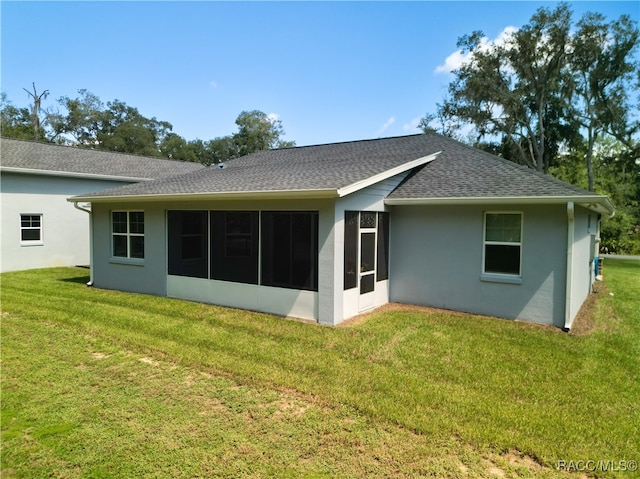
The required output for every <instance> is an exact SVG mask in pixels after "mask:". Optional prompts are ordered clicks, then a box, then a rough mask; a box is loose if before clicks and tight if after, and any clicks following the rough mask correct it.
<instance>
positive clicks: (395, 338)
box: [2, 261, 640, 466]
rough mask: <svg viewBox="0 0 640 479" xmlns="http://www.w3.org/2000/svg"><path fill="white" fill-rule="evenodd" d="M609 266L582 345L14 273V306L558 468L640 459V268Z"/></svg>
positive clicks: (444, 318)
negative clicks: (563, 462) (256, 309)
mask: <svg viewBox="0 0 640 479" xmlns="http://www.w3.org/2000/svg"><path fill="white" fill-rule="evenodd" d="M638 265H639V264H638V263H634V262H613V261H608V262H607V265H606V270H605V274H606V277H607V285H608V286H609V288H610V290H611V291H612V292H614V293H615V295H614V296H608V295H607V294H604V293H603V294H602V295H601V297H600V298H599V302H598V304H597V305H596V308H595V309H596V310H595V312H594V318H593V322H594V327H593V330H592V331H591V332H590V333H589V334H586V335H583V336H574V335H567V334H563V333H560V332H559V331H557V330H554V329H551V328H542V327H537V326H532V325H528V324H523V323H518V322H511V321H503V320H495V319H489V318H480V317H474V316H469V315H458V314H449V313H446V312H441V311H430V310H412V309H408V308H402V309H399V310H394V309H393V308H387V309H383V310H380V311H378V312H375V313H373V314H371V315H369V316H367V317H366V318H365V319H363V320H360V321H356V322H354V323H352V324H350V325H347V326H344V327H339V328H325V327H320V326H314V325H309V324H303V323H299V322H294V321H285V320H283V319H281V318H274V317H271V316H269V315H264V314H258V313H249V312H245V311H238V310H233V309H228V308H219V307H215V306H208V305H201V304H195V303H189V302H186V301H179V300H172V299H167V298H155V297H150V296H144V295H132V294H126V293H118V292H113V291H101V290H98V289H92V288H86V287H85V286H83V285H82V281H84V279H85V278H84V276H85V275H86V271H83V270H74V269H59V270H43V271H37V272H23V273H15V274H7V275H3V278H2V279H3V283H2V288H3V310H5V311H7V312H9V313H10V314H17V313H15V312H18V311H19V312H20V315H24V317H28V318H31V319H32V320H33V321H41V320H43V319H46V320H49V321H53V322H55V323H56V324H58V325H59V326H60V327H65V328H73V329H75V330H77V331H82V332H83V333H84V334H86V335H90V336H94V337H99V338H101V339H102V340H104V341H109V342H111V343H113V344H118V345H120V347H122V348H126V349H128V350H131V351H134V352H137V353H140V354H143V353H144V354H151V355H154V354H155V355H159V356H160V357H166V358H168V359H169V360H171V361H174V362H177V363H179V364H181V365H184V366H189V367H195V368H197V369H199V370H203V371H210V372H214V373H216V372H219V373H221V374H224V375H225V376H226V377H229V378H231V379H233V380H234V381H237V382H238V383H239V384H243V385H260V386H261V387H270V386H272V387H277V388H289V389H293V390H297V391H300V392H301V393H310V394H313V395H314V396H315V397H318V398H321V399H322V400H323V401H329V402H331V403H334V404H344V405H348V406H349V407H353V408H355V409H356V410H358V411H360V412H361V413H364V414H366V415H367V417H370V418H373V419H375V420H377V421H382V422H388V423H395V424H398V425H400V426H403V427H405V428H407V429H409V430H411V431H415V432H417V433H419V434H421V435H423V436H424V437H428V438H429V440H430V441H434V442H438V441H440V442H447V441H449V440H451V438H452V437H455V438H457V439H456V440H459V441H461V442H462V443H463V444H468V445H472V446H473V447H475V448H477V449H478V451H486V450H492V451H497V452H500V451H508V450H518V451H520V452H522V453H525V454H529V455H530V456H532V457H534V458H536V459H537V460H538V461H540V462H542V463H544V464H546V465H547V466H551V465H553V464H554V463H555V462H556V461H557V460H559V459H562V458H566V457H574V458H580V459H584V460H589V459H592V460H599V459H601V458H602V457H605V458H611V457H618V456H620V459H621V460H622V459H625V458H626V459H633V457H632V456H633V454H635V453H637V451H638V450H640V444H639V438H640V431H639V430H638V424H640V412H639V410H638V403H637V397H640V388H639V386H638V371H639V370H640V360H639V354H638V352H639V349H638V347H639V346H638V345H639V344H640V339H639V338H640V334H639V332H638V325H639V324H640V317H639V315H640V313H639V312H638V308H637V297H639V296H640V269H639V268H638Z"/></svg>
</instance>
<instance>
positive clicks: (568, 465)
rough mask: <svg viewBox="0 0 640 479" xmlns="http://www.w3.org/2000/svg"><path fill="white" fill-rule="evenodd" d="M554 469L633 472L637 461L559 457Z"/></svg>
mask: <svg viewBox="0 0 640 479" xmlns="http://www.w3.org/2000/svg"><path fill="white" fill-rule="evenodd" d="M556 469H557V470H559V471H567V472H633V471H637V470H638V461H635V460H633V459H620V460H607V459H600V460H588V461H581V460H578V461H574V460H564V459H560V460H559V461H558V463H557V465H556Z"/></svg>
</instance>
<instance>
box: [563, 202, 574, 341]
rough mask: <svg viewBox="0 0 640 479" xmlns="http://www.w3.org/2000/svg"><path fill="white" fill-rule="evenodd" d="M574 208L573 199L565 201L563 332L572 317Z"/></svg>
mask: <svg viewBox="0 0 640 479" xmlns="http://www.w3.org/2000/svg"><path fill="white" fill-rule="evenodd" d="M574 223H575V210H574V206H573V201H569V202H568V203H567V285H566V292H565V300H564V302H565V304H564V328H562V330H563V331H564V332H569V330H570V329H571V324H572V323H573V318H572V317H571V291H572V280H573V241H574V236H575V228H574Z"/></svg>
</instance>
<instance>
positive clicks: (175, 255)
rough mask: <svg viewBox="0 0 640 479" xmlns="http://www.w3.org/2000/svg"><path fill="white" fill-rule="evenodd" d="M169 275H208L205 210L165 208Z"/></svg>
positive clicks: (206, 216) (207, 214)
mask: <svg viewBox="0 0 640 479" xmlns="http://www.w3.org/2000/svg"><path fill="white" fill-rule="evenodd" d="M167 221H168V228H169V235H168V238H169V245H168V249H169V261H168V262H169V274H171V275H176V276H190V277H193V278H207V277H208V275H209V270H208V267H209V264H208V263H209V256H208V254H207V249H208V247H209V246H208V243H209V237H208V232H209V212H208V211H169V212H168V214H167Z"/></svg>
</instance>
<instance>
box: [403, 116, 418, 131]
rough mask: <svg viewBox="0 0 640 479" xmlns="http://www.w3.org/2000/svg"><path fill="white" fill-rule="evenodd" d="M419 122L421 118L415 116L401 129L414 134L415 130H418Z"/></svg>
mask: <svg viewBox="0 0 640 479" xmlns="http://www.w3.org/2000/svg"><path fill="white" fill-rule="evenodd" d="M420 120H422V118H420V117H419V116H417V117H415V118H414V119H413V120H411V121H410V122H409V123H405V124H404V125H403V126H402V129H403V130H404V131H410V132H415V131H416V130H418V125H419V124H420Z"/></svg>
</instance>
